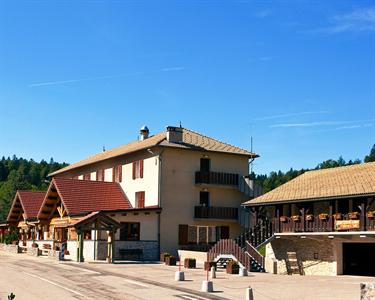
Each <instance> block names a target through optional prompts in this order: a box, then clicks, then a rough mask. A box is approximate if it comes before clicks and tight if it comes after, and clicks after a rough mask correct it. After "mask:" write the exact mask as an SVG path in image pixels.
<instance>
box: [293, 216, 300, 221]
mask: <svg viewBox="0 0 375 300" xmlns="http://www.w3.org/2000/svg"><path fill="white" fill-rule="evenodd" d="M292 220H293V222H299V221H301V217H300V216H292Z"/></svg>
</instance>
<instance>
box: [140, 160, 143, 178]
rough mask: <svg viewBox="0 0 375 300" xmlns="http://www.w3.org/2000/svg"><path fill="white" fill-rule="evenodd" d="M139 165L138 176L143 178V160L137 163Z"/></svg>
mask: <svg viewBox="0 0 375 300" xmlns="http://www.w3.org/2000/svg"><path fill="white" fill-rule="evenodd" d="M139 163H140V172H139V173H140V176H139V177H141V178H143V159H142V160H141V161H140V162H139Z"/></svg>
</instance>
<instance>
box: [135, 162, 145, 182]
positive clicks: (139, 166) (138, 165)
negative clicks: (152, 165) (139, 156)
mask: <svg viewBox="0 0 375 300" xmlns="http://www.w3.org/2000/svg"><path fill="white" fill-rule="evenodd" d="M136 178H143V160H138V161H135V162H133V179H136Z"/></svg>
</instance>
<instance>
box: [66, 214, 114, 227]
mask: <svg viewBox="0 0 375 300" xmlns="http://www.w3.org/2000/svg"><path fill="white" fill-rule="evenodd" d="M73 226H74V228H76V229H77V230H83V229H87V228H92V229H100V230H114V229H118V228H120V227H121V225H120V223H118V222H117V221H116V220H114V219H113V218H111V217H110V216H107V215H105V214H104V213H102V212H99V211H96V212H92V213H91V214H88V215H87V216H85V217H83V218H82V219H80V220H79V221H78V222H76V223H75V224H74V225H73Z"/></svg>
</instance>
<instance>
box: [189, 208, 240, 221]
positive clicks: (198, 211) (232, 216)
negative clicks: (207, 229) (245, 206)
mask: <svg viewBox="0 0 375 300" xmlns="http://www.w3.org/2000/svg"><path fill="white" fill-rule="evenodd" d="M194 217H195V218H197V219H229V220H237V218H238V208H237V207H217V206H210V207H205V206H196V207H195V211H194Z"/></svg>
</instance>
